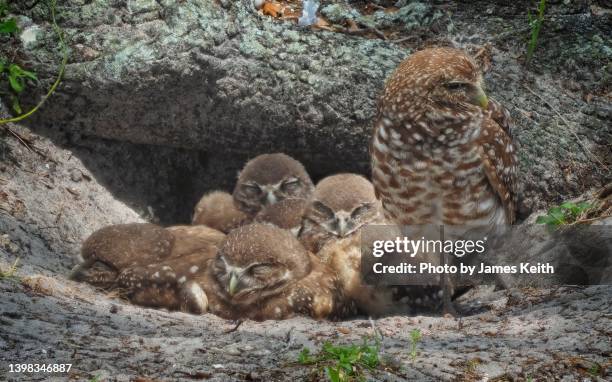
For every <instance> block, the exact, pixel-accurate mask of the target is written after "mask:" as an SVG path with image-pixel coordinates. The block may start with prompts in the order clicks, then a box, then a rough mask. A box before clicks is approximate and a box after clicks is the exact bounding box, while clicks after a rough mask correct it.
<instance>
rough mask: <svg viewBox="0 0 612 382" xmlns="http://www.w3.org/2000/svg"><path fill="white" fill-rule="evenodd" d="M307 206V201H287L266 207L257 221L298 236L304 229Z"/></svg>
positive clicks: (259, 214) (258, 215)
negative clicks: (303, 219) (303, 220)
mask: <svg viewBox="0 0 612 382" xmlns="http://www.w3.org/2000/svg"><path fill="white" fill-rule="evenodd" d="M307 205H308V201H307V200H306V199H285V200H283V201H281V202H278V203H276V204H272V205H269V206H266V207H264V208H263V209H262V210H261V211H259V213H258V214H257V215H256V216H255V221H257V222H260V223H269V224H273V225H275V226H277V227H278V228H282V229H286V230H289V231H291V233H293V234H294V235H295V236H297V235H298V234H299V232H300V229H301V227H302V218H303V216H304V213H305V211H306V207H307Z"/></svg>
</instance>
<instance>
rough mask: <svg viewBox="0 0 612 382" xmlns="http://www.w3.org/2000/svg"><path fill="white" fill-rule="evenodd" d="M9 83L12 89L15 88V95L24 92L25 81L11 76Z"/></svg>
mask: <svg viewBox="0 0 612 382" xmlns="http://www.w3.org/2000/svg"><path fill="white" fill-rule="evenodd" d="M8 79H9V83H10V85H11V88H13V90H14V91H15V93H21V92H22V91H23V88H24V83H23V79H21V78H19V77H16V76H14V75H12V74H9V78H8Z"/></svg>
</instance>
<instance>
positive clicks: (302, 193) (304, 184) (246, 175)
mask: <svg viewBox="0 0 612 382" xmlns="http://www.w3.org/2000/svg"><path fill="white" fill-rule="evenodd" d="M313 188H314V187H313V184H312V181H311V180H310V176H309V175H308V173H307V172H306V170H305V169H304V166H302V164H301V163H300V162H298V161H297V160H295V159H293V158H291V157H290V156H288V155H285V154H280V153H277V154H262V155H259V156H257V157H255V158H253V159H251V160H250V161H249V162H248V163H247V164H246V165H245V166H244V168H243V169H242V171H240V175H239V176H238V182H237V183H236V187H235V188H234V193H233V197H234V203H236V206H237V207H238V209H240V210H241V211H243V212H245V213H246V214H247V215H249V216H251V217H253V216H255V215H256V214H257V212H259V211H260V210H261V209H262V208H263V207H264V206H267V205H270V204H274V203H277V202H279V201H281V200H283V199H287V198H294V199H307V198H308V197H309V196H310V194H311V193H312V190H313Z"/></svg>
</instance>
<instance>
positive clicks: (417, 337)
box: [410, 329, 421, 361]
mask: <svg viewBox="0 0 612 382" xmlns="http://www.w3.org/2000/svg"><path fill="white" fill-rule="evenodd" d="M420 341H421V330H420V329H412V330H411V331H410V357H411V358H412V360H413V361H414V360H415V359H416V356H417V345H418V343H419V342H420Z"/></svg>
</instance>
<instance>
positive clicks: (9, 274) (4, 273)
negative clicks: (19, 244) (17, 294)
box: [0, 258, 19, 281]
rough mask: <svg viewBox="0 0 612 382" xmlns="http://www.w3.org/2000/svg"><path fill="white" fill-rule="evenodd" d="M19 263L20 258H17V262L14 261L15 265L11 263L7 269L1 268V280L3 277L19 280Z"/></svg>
mask: <svg viewBox="0 0 612 382" xmlns="http://www.w3.org/2000/svg"><path fill="white" fill-rule="evenodd" d="M18 265H19V258H17V259H16V260H15V262H14V263H13V265H11V266H10V267H9V268H8V269H7V270H3V269H0V280H2V279H7V280H13V281H15V280H19V277H18V276H17V275H16V273H17V266H18Z"/></svg>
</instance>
